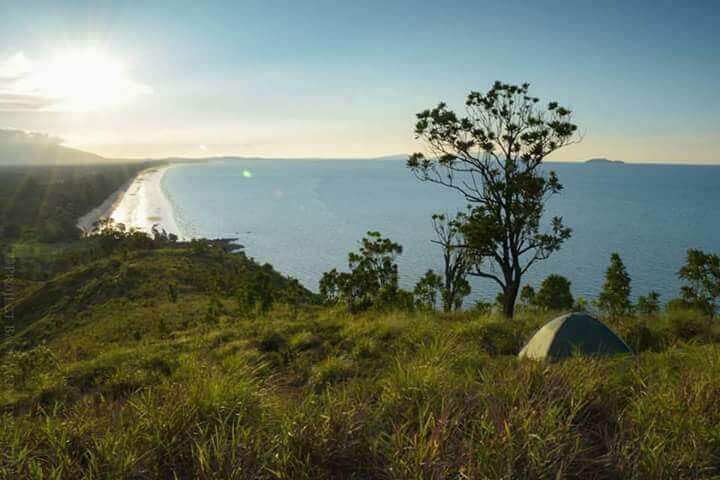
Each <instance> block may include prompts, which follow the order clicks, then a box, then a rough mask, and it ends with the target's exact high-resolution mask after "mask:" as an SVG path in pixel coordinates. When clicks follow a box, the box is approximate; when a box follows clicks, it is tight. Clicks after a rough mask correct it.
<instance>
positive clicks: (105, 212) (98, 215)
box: [76, 167, 156, 235]
mask: <svg viewBox="0 0 720 480" xmlns="http://www.w3.org/2000/svg"><path fill="white" fill-rule="evenodd" d="M153 168H156V167H149V168H146V169H143V170H140V171H139V172H137V173H136V174H135V175H133V176H132V178H130V179H129V180H128V181H126V182H125V183H124V184H122V185H121V186H120V188H118V189H117V190H115V191H114V192H113V193H111V194H110V196H109V197H107V198H106V199H105V200H103V202H102V203H101V204H100V205H98V206H97V207H95V208H93V209H92V210H90V211H89V212H87V213H86V214H85V215H83V216H82V217H80V218H78V221H77V224H76V226H77V227H78V228H79V229H80V230H82V232H83V235H89V234H90V233H92V230H93V225H94V224H95V222H97V221H99V220H100V219H103V218H111V216H112V213H113V212H114V211H115V209H116V208H117V207H118V205H120V203H121V202H122V200H123V198H124V197H125V194H126V193H127V191H128V190H129V189H130V186H131V185H132V184H133V183H134V182H135V180H136V179H137V178H138V177H139V176H140V175H142V174H143V173H144V172H146V171H148V170H151V169H153Z"/></svg>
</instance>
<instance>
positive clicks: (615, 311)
mask: <svg viewBox="0 0 720 480" xmlns="http://www.w3.org/2000/svg"><path fill="white" fill-rule="evenodd" d="M630 290H631V289H630V275H628V273H627V270H626V269H625V264H623V261H622V259H621V258H620V255H619V254H617V253H613V254H612V255H611V256H610V266H609V267H608V269H607V271H606V272H605V283H604V284H603V289H602V292H600V295H599V296H598V299H597V306H598V308H599V309H600V310H601V311H602V312H603V313H605V314H606V315H608V316H609V317H610V318H611V319H613V320H614V319H616V318H617V317H619V316H622V315H629V314H630V313H632V303H631V302H630Z"/></svg>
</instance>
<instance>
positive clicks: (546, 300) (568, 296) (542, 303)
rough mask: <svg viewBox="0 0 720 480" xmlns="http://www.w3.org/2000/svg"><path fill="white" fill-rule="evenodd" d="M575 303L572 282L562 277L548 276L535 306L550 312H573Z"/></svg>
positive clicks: (536, 296) (537, 295)
mask: <svg viewBox="0 0 720 480" xmlns="http://www.w3.org/2000/svg"><path fill="white" fill-rule="evenodd" d="M574 303H575V301H574V300H573V296H572V293H571V292H570V280H568V279H567V278H565V277H563V276H562V275H554V274H553V275H548V276H547V277H546V278H545V280H543V282H542V284H541V285H540V290H538V292H537V294H536V295H535V305H537V306H538V307H541V308H545V309H548V310H572V308H573V305H574Z"/></svg>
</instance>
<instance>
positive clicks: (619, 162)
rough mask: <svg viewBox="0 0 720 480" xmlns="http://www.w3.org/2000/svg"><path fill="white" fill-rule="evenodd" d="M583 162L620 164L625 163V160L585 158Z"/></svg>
mask: <svg viewBox="0 0 720 480" xmlns="http://www.w3.org/2000/svg"><path fill="white" fill-rule="evenodd" d="M585 163H590V164H611V163H612V164H620V165H624V164H625V162H623V161H622V160H608V159H607V158H591V159H589V160H585Z"/></svg>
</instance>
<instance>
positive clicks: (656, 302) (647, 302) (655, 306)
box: [636, 290, 660, 317]
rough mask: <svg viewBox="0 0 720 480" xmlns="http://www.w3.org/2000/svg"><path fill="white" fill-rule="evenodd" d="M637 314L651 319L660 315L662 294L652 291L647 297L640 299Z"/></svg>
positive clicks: (643, 296)
mask: <svg viewBox="0 0 720 480" xmlns="http://www.w3.org/2000/svg"><path fill="white" fill-rule="evenodd" d="M636 308H637V312H638V313H639V314H641V315H645V316H647V317H651V316H653V315H657V314H658V313H660V294H659V293H658V292H656V291H654V290H653V291H650V293H648V294H647V295H642V296H640V297H638V301H637V307H636Z"/></svg>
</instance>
